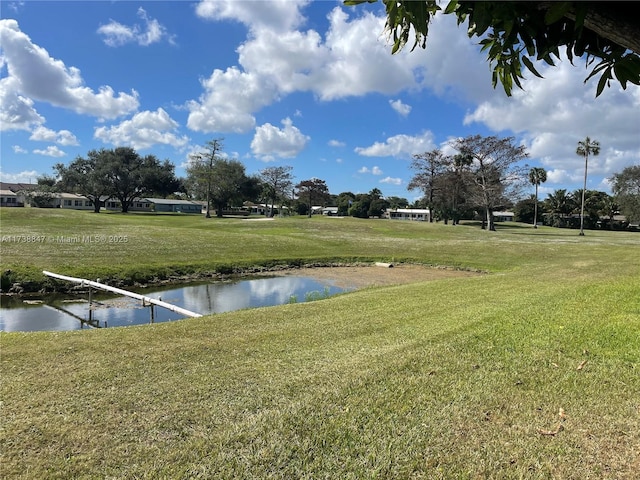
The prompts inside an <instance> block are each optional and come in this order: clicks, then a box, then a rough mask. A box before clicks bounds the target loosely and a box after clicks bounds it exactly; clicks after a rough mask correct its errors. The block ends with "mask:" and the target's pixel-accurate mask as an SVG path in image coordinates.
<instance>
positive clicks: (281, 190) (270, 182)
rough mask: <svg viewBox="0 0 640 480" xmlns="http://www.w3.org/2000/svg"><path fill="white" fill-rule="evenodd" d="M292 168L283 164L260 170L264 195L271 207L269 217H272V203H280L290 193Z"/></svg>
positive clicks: (291, 188)
mask: <svg viewBox="0 0 640 480" xmlns="http://www.w3.org/2000/svg"><path fill="white" fill-rule="evenodd" d="M292 170H293V167H290V166H284V167H268V168H265V169H264V170H261V171H260V180H261V181H262V185H263V194H264V197H265V199H266V200H267V201H270V202H271V208H270V210H269V212H268V215H269V216H270V217H273V209H274V204H275V203H276V202H278V201H280V203H281V204H282V203H283V202H284V201H286V200H287V199H288V198H289V197H290V195H291V190H293V178H294V177H293V174H292V173H291V171H292ZM265 210H266V209H265Z"/></svg>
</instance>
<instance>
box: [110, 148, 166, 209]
mask: <svg viewBox="0 0 640 480" xmlns="http://www.w3.org/2000/svg"><path fill="white" fill-rule="evenodd" d="M105 159H106V164H105V165H104V168H105V170H106V171H107V173H106V184H107V186H108V191H109V192H110V193H111V195H112V196H113V197H115V198H117V199H118V200H120V205H121V206H122V212H123V213H127V212H128V211H129V206H130V205H131V202H132V201H133V199H134V198H139V197H143V196H145V195H148V194H150V193H153V192H154V189H156V188H160V187H159V185H160V184H162V183H163V182H167V183H170V184H172V185H175V183H174V182H175V175H174V173H173V169H174V167H173V164H171V163H170V162H169V161H165V162H163V163H161V162H160V161H159V160H158V159H157V158H156V157H155V156H154V155H147V156H145V157H141V156H140V155H139V154H138V153H137V152H136V151H135V150H134V149H133V148H130V147H118V148H116V149H114V150H108V151H107V154H106V155H105Z"/></svg>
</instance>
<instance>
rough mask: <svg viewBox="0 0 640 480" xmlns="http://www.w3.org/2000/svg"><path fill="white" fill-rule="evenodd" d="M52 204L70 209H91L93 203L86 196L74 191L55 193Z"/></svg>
mask: <svg viewBox="0 0 640 480" xmlns="http://www.w3.org/2000/svg"><path fill="white" fill-rule="evenodd" d="M52 203H53V206H54V207H58V208H67V209H72V210H93V203H92V202H91V200H89V199H88V198H87V197H83V196H82V195H78V194H76V193H56V194H55V195H54V198H53V200H52Z"/></svg>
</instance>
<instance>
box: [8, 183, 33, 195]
mask: <svg viewBox="0 0 640 480" xmlns="http://www.w3.org/2000/svg"><path fill="white" fill-rule="evenodd" d="M37 187H38V184H36V183H10V182H0V190H11V191H12V192H14V193H15V192H19V191H20V190H33V189H34V188H37Z"/></svg>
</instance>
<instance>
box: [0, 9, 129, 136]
mask: <svg viewBox="0 0 640 480" xmlns="http://www.w3.org/2000/svg"><path fill="white" fill-rule="evenodd" d="M0 44H2V55H3V60H4V63H5V67H6V69H7V72H8V75H7V76H6V77H4V78H2V79H1V80H0V102H1V104H0V111H1V114H2V119H3V124H4V122H5V121H7V122H10V123H9V125H3V129H7V130H8V129H11V128H21V129H28V128H29V126H30V125H31V124H36V123H43V122H44V118H43V117H42V116H40V115H39V114H38V113H37V112H36V110H35V108H34V107H33V105H34V103H33V101H34V100H38V101H42V102H47V103H50V104H51V105H54V106H57V107H62V108H66V109H69V110H73V111H75V112H77V113H81V114H86V115H92V116H95V117H99V118H102V119H112V118H116V117H119V116H121V115H125V114H128V113H131V112H133V111H135V110H136V109H137V108H138V94H137V92H136V91H135V90H132V92H131V93H130V94H129V93H124V92H120V93H118V94H116V93H115V92H114V91H113V89H112V88H111V87H109V86H101V87H99V88H98V91H97V92H96V91H94V90H92V89H91V88H89V87H87V86H86V85H84V82H83V79H82V76H81V74H80V70H78V69H77V68H75V67H67V66H66V65H65V64H64V63H63V62H62V61H61V60H57V59H54V58H52V57H51V56H49V53H48V52H47V51H46V50H45V49H44V48H42V47H40V46H38V45H36V44H34V43H33V42H32V41H31V39H30V38H29V36H27V35H26V34H25V33H23V32H22V31H21V30H20V27H19V26H18V22H17V21H16V20H12V19H3V20H0Z"/></svg>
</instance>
